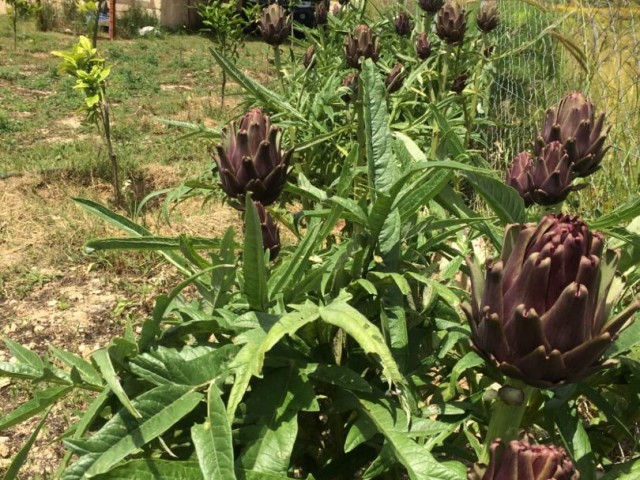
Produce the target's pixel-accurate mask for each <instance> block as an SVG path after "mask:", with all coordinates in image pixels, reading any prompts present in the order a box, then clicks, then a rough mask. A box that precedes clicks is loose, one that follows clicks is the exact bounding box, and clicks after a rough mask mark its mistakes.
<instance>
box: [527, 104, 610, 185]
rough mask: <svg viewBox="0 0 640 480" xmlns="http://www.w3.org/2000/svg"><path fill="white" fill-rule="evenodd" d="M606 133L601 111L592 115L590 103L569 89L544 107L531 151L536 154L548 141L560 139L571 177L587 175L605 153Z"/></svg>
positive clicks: (598, 163)
mask: <svg viewBox="0 0 640 480" xmlns="http://www.w3.org/2000/svg"><path fill="white" fill-rule="evenodd" d="M607 133H608V129H604V113H602V114H600V115H599V116H598V117H597V118H596V111H595V107H594V105H593V103H591V102H590V101H589V99H587V98H586V97H585V96H584V95H583V94H582V93H580V92H573V93H570V94H569V95H567V96H566V97H564V98H563V99H562V100H560V102H559V103H558V104H557V105H556V106H554V107H551V108H549V109H548V110H547V115H546V118H545V120H544V125H543V127H542V131H541V132H540V134H539V136H538V140H537V142H536V145H535V153H536V155H540V154H541V153H542V150H543V149H544V147H545V146H546V145H548V144H549V143H551V142H554V141H556V142H560V143H562V145H563V146H564V148H565V150H566V151H567V154H568V155H569V161H570V162H571V169H572V172H573V174H574V176H577V177H587V176H589V175H591V174H592V173H594V172H595V171H596V170H598V169H599V168H600V164H601V163H602V159H603V157H604V155H605V154H606V153H607V150H608V147H606V148H605V147H604V143H605V141H606V140H607Z"/></svg>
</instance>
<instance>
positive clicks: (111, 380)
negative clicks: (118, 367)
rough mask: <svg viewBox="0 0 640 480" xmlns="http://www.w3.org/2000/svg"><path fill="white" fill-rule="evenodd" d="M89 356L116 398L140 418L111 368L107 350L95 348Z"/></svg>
mask: <svg viewBox="0 0 640 480" xmlns="http://www.w3.org/2000/svg"><path fill="white" fill-rule="evenodd" d="M91 358H92V359H93V361H94V362H96V365H97V366H98V369H99V370H100V373H101V374H102V377H103V378H104V381H105V382H106V383H107V385H109V388H111V390H112V391H113V393H114V394H115V396H116V397H118V400H120V402H121V403H122V405H123V406H124V407H125V408H126V409H127V410H128V411H129V413H131V415H133V416H134V417H136V418H141V416H140V413H139V412H138V411H137V410H136V409H135V407H134V406H133V404H132V403H131V400H129V397H128V396H127V394H126V393H125V391H124V389H123V388H122V385H120V380H119V379H118V375H117V374H116V371H115V370H114V368H113V364H112V363H111V358H110V357H109V352H108V350H107V349H105V348H101V349H100V350H96V351H95V352H93V354H92V355H91Z"/></svg>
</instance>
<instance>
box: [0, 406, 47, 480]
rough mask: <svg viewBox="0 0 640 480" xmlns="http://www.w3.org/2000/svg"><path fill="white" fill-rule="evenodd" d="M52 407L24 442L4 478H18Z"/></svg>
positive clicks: (13, 479)
mask: <svg viewBox="0 0 640 480" xmlns="http://www.w3.org/2000/svg"><path fill="white" fill-rule="evenodd" d="M51 408H52V407H49V409H48V410H47V411H46V412H45V413H44V415H43V416H42V418H41V419H40V421H39V422H38V424H37V425H36V428H35V429H34V430H33V432H32V433H31V435H29V438H28V439H27V443H25V444H24V446H23V447H22V448H21V449H20V451H19V452H18V453H17V454H16V456H15V457H14V458H13V460H12V461H11V464H10V465H9V467H8V468H7V471H6V472H5V474H4V480H16V479H17V478H18V472H19V471H20V468H22V465H23V464H24V461H25V460H26V459H27V455H29V451H30V450H31V447H32V446H33V444H34V443H35V441H36V438H38V434H39V433H40V430H42V427H43V426H44V424H45V422H46V420H47V417H48V416H49V412H51Z"/></svg>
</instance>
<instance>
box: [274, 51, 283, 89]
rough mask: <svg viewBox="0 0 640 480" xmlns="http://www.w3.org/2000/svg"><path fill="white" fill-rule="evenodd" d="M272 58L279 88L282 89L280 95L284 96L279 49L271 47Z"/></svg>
mask: <svg viewBox="0 0 640 480" xmlns="http://www.w3.org/2000/svg"><path fill="white" fill-rule="evenodd" d="M273 56H274V60H275V62H276V71H277V72H278V78H279V79H280V86H281V87H282V93H283V94H285V93H286V92H285V88H284V78H283V76H282V61H281V60H280V47H278V46H274V47H273Z"/></svg>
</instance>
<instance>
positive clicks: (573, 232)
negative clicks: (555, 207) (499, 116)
mask: <svg viewBox="0 0 640 480" xmlns="http://www.w3.org/2000/svg"><path fill="white" fill-rule="evenodd" d="M603 243H604V239H603V236H602V235H601V234H599V233H592V232H590V231H589V228H588V227H587V225H586V224H585V223H584V222H582V220H580V219H579V218H578V217H575V216H569V215H563V214H554V215H547V216H545V217H543V219H542V220H541V221H540V223H539V224H538V225H532V224H529V225H511V226H509V227H508V229H507V231H506V232H505V236H504V245H503V248H502V254H501V258H500V259H499V260H498V261H496V262H493V263H490V264H489V265H487V267H486V277H485V279H483V278H482V274H481V273H480V270H479V268H478V267H477V265H476V264H475V263H473V260H471V259H468V263H469V267H470V270H471V298H472V300H471V304H468V303H465V304H464V305H463V310H464V312H465V314H466V316H467V319H468V321H469V324H470V326H471V337H472V341H473V343H474V345H475V347H476V349H477V350H478V351H479V352H480V353H481V354H483V355H484V356H485V358H487V359H488V360H489V361H490V362H491V363H493V364H494V365H496V366H497V367H498V368H499V369H500V370H501V371H502V372H503V373H504V374H506V375H508V376H510V377H513V378H517V379H520V380H523V381H524V382H526V383H528V384H529V385H532V386H536V387H543V388H547V387H551V386H554V385H559V384H563V383H568V382H574V381H577V380H580V379H582V378H585V377H587V376H589V375H591V374H592V373H593V372H595V371H597V370H599V369H601V368H603V367H604V366H608V364H606V363H605V364H602V363H601V362H600V357H601V356H602V354H603V353H604V352H605V351H606V350H607V349H608V348H609V347H610V346H611V344H612V342H613V341H614V340H615V339H616V338H617V337H618V334H619V332H620V331H621V330H622V329H623V328H625V327H626V326H627V325H628V324H629V323H630V322H631V321H632V320H633V316H634V314H635V312H637V311H638V310H640V298H637V299H636V300H635V301H634V302H633V303H632V304H631V305H630V306H628V307H627V308H626V309H624V310H622V311H621V312H619V313H618V314H617V315H616V316H614V317H613V318H610V314H611V310H612V307H613V302H611V299H609V301H608V299H607V296H608V293H609V290H610V288H611V284H612V282H613V280H614V274H615V269H616V265H617V263H618V253H617V252H613V251H611V250H607V251H606V252H603V250H604V244H603Z"/></svg>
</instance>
